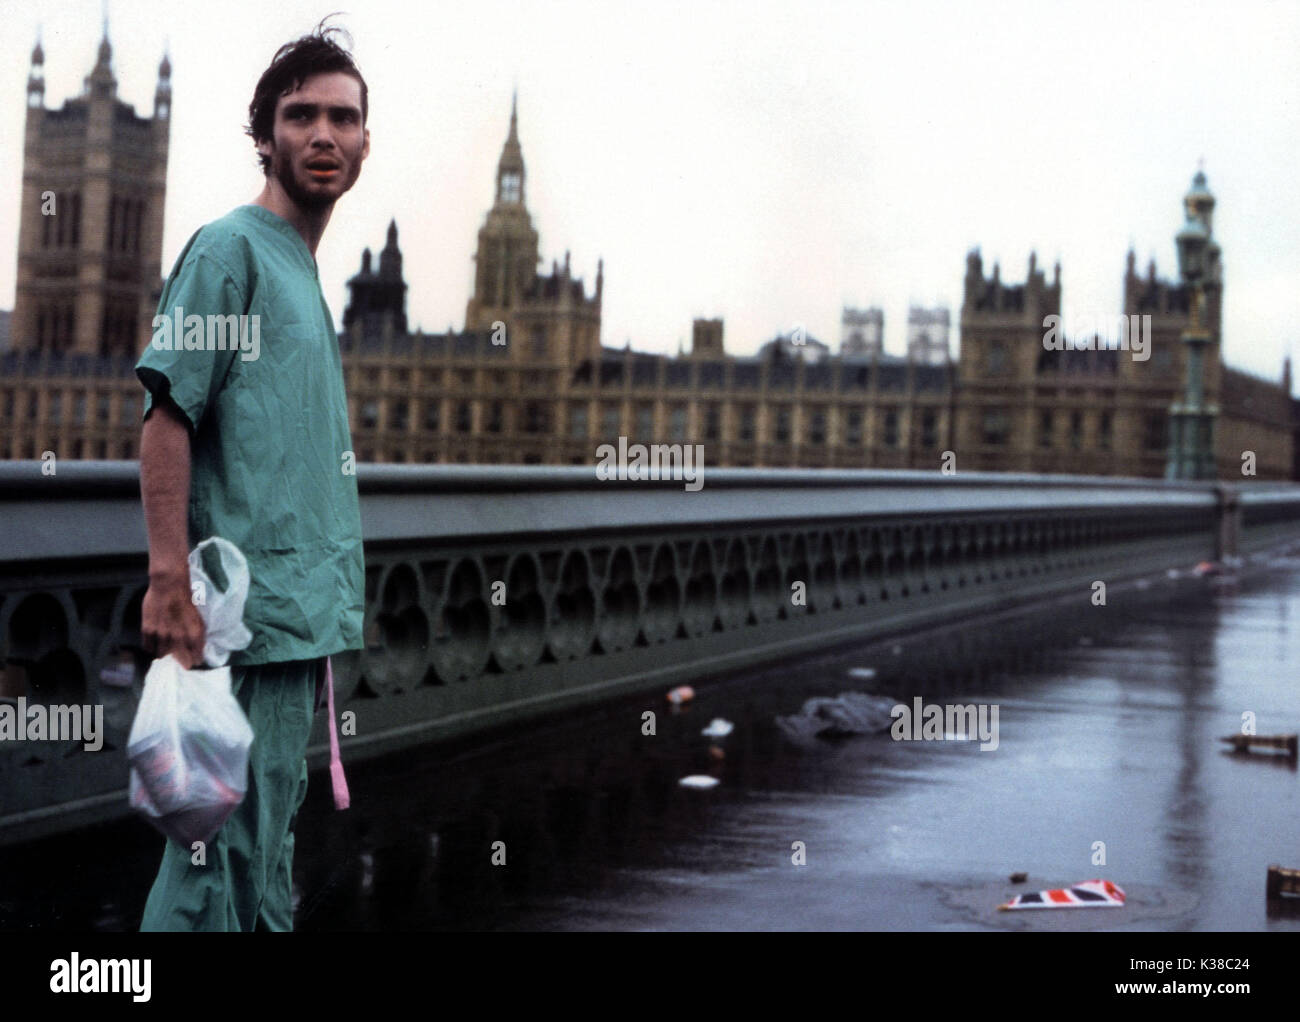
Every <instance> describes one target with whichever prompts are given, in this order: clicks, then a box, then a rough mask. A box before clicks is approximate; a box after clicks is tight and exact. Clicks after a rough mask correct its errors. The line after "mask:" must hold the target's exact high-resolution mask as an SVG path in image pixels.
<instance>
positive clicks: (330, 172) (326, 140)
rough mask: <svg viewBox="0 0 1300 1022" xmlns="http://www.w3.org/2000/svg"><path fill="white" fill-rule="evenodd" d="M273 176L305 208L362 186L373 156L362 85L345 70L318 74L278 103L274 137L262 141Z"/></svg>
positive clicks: (318, 206)
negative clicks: (367, 163)
mask: <svg viewBox="0 0 1300 1022" xmlns="http://www.w3.org/2000/svg"><path fill="white" fill-rule="evenodd" d="M258 150H259V151H260V152H262V153H265V154H266V155H268V156H270V157H271V176H273V177H274V178H275V179H276V180H277V181H279V182H280V186H281V187H282V188H283V189H284V190H285V192H286V194H288V196H289V198H290V199H292V200H293V201H294V203H295V204H297V205H298V206H299V207H300V208H302V209H304V210H315V209H321V208H327V207H329V206H331V205H333V204H334V202H335V201H337V199H338V198H339V196H341V195H342V194H343V193H344V192H346V191H347V190H348V189H349V188H351V187H352V186H353V185H354V184H356V181H357V178H358V177H359V176H360V174H361V162H362V160H364V159H365V158H366V157H367V156H368V155H369V154H370V132H369V131H368V130H366V128H365V126H364V125H363V124H362V123H361V83H360V82H358V81H357V80H356V79H355V78H353V77H352V76H351V75H348V74H344V73H343V72H341V71H332V72H329V73H327V74H318V75H312V76H310V77H309V78H307V79H306V80H305V81H304V82H303V83H302V85H301V86H299V87H298V88H297V89H296V90H295V91H293V92H290V93H287V94H286V95H283V96H281V97H280V98H279V101H278V102H277V103H276V107H275V126H274V140H273V141H263V142H261V143H259V145H258Z"/></svg>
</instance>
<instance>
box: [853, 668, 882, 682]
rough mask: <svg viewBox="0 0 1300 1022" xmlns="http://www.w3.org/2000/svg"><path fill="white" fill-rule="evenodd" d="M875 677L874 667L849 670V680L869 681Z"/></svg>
mask: <svg viewBox="0 0 1300 1022" xmlns="http://www.w3.org/2000/svg"><path fill="white" fill-rule="evenodd" d="M875 676H876V669H875V668H874V667H850V668H849V677H850V678H861V679H862V680H863V681H870V680H871V679H872V678H874V677H875Z"/></svg>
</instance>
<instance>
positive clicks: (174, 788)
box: [127, 653, 253, 848]
mask: <svg viewBox="0 0 1300 1022" xmlns="http://www.w3.org/2000/svg"><path fill="white" fill-rule="evenodd" d="M252 744H253V728H252V726H251V725H250V724H249V723H248V718H247V717H245V716H244V711H243V709H242V708H241V707H240V705H239V702H238V701H237V700H236V699H235V696H234V694H233V693H232V692H231V691H230V668H229V667H218V668H217V669H215V670H211V671H187V670H186V669H185V668H184V667H182V666H181V664H180V661H178V660H177V659H176V658H175V657H174V656H172V655H171V654H170V653H169V654H168V655H167V656H165V657H163V658H162V659H161V660H155V661H154V662H153V664H152V665H151V666H150V668H149V673H148V674H147V675H146V676H145V680H144V695H143V697H142V698H141V699H140V706H139V707H138V708H137V709H136V712H135V721H134V723H133V724H132V725H131V735H130V738H129V739H128V740H127V758H128V759H129V760H130V762H131V807H132V808H133V809H136V810H138V811H139V812H141V813H143V814H144V815H145V817H146V818H148V820H149V821H150V822H151V823H152V824H153V825H154V826H156V827H157V828H158V829H159V830H161V831H162V832H163V833H164V834H166V835H167V836H168V837H169V838H172V839H173V840H175V841H178V842H180V843H181V844H182V845H184V846H185V847H186V848H189V847H190V846H191V845H192V844H193V843H194V842H195V841H210V840H211V839H212V837H213V835H214V834H216V832H217V831H218V830H220V829H221V825H222V824H223V823H225V822H226V819H227V817H229V816H230V814H231V813H232V812H234V810H235V807H236V806H238V805H239V803H240V802H242V801H243V799H244V793H245V792H246V791H247V790H248V749H249V746H251V745H252Z"/></svg>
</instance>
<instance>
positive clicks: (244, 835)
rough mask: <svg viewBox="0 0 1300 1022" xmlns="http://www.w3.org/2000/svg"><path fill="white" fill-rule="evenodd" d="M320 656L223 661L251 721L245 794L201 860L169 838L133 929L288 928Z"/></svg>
mask: <svg viewBox="0 0 1300 1022" xmlns="http://www.w3.org/2000/svg"><path fill="white" fill-rule="evenodd" d="M324 679H325V661H324V659H323V658H322V659H315V660H291V661H286V662H281V663H272V664H256V665H253V666H247V667H232V668H231V688H232V689H233V691H234V694H235V698H236V699H238V700H239V705H240V706H242V707H243V708H244V712H245V713H246V714H247V715H248V721H249V723H250V724H251V725H252V726H253V745H252V747H251V748H250V750H249V759H248V793H247V794H246V795H245V796H244V800H243V802H241V803H240V804H239V806H238V807H237V808H236V809H235V811H234V812H233V813H232V814H231V815H230V817H229V818H228V819H227V820H226V822H225V824H224V826H222V828H221V830H219V831H218V832H217V833H216V835H215V836H214V837H213V839H212V840H211V841H209V842H208V846H207V850H206V851H207V854H206V863H205V864H204V865H195V864H194V863H193V859H194V852H193V851H192V850H191V849H189V848H183V847H182V846H181V845H179V844H177V843H176V842H175V841H171V840H168V842H167V848H166V850H165V851H164V852H163V860H162V865H161V867H160V868H159V870H158V877H157V879H156V880H155V881H154V884H153V889H152V890H151V891H150V892H149V900H148V902H146V904H145V908H144V918H143V919H142V920H141V922H140V929H141V931H158V930H191V931H193V930H217V931H249V930H255V929H256V930H277V931H288V930H292V929H293V825H294V822H295V820H296V818H297V814H298V808H299V807H300V806H301V805H302V802H303V799H304V798H305V797H306V795H307V760H306V754H307V738H308V735H309V734H310V733H311V724H312V715H313V713H314V712H315V707H316V702H317V694H318V685H324Z"/></svg>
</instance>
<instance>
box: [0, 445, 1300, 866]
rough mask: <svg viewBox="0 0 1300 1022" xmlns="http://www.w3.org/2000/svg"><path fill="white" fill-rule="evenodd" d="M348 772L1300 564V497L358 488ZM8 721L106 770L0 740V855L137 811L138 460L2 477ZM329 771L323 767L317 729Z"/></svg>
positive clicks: (0, 620)
mask: <svg viewBox="0 0 1300 1022" xmlns="http://www.w3.org/2000/svg"><path fill="white" fill-rule="evenodd" d="M358 482H359V486H360V490H361V495H362V499H361V510H362V527H363V534H364V537H365V544H366V617H365V634H366V642H367V646H366V649H365V650H361V651H355V652H349V653H344V654H340V655H338V656H336V657H335V661H334V662H335V680H336V685H337V695H338V699H339V701H340V704H341V705H340V710H341V711H342V710H352V711H354V713H355V715H356V734H355V736H348V737H345V738H344V742H343V745H344V753H345V758H347V759H349V760H355V759H356V758H358V757H359V756H366V755H375V754H378V753H382V752H386V751H390V750H393V749H395V748H399V747H402V746H404V745H409V744H414V743H417V742H421V741H427V740H430V739H441V738H447V737H452V736H457V735H463V734H466V733H469V732H473V731H478V730H481V729H484V728H489V727H493V726H497V725H503V724H508V723H513V722H515V721H518V720H521V719H525V718H527V717H529V716H531V715H536V714H541V713H547V712H553V711H559V710H562V709H565V708H568V707H573V706H577V705H581V704H584V703H590V702H594V701H597V700H600V699H605V698H609V697H611V696H616V695H620V694H628V693H632V692H637V691H643V690H645V691H651V690H653V691H661V690H664V689H666V688H668V687H671V686H672V685H673V684H676V683H679V682H681V681H686V680H692V679H696V678H699V677H701V676H704V675H708V674H715V673H720V672H724V671H730V670H734V669H738V668H742V667H745V666H747V665H750V664H754V663H758V662H761V661H765V660H773V659H777V658H782V657H787V656H795V655H798V654H800V653H803V652H806V651H810V650H813V649H816V648H820V647H826V646H831V645H835V644H840V643H848V642H853V641H857V640H863V639H869V638H872V637H879V636H881V635H886V634H889V633H891V632H896V631H900V630H904V629H908V628H912V627H917V626H921V625H926V624H932V623H934V622H937V621H943V620H951V619H953V618H955V617H957V616H961V615H967V614H971V613H977V612H980V611H985V610H991V609H998V608H1002V607H1006V606H1010V605H1013V604H1023V603H1026V602H1031V601H1033V600H1035V599H1042V598H1047V597H1049V596H1056V595H1059V594H1061V593H1066V592H1069V591H1071V590H1077V591H1078V592H1079V594H1080V600H1081V606H1084V605H1086V604H1084V603H1083V602H1082V601H1085V600H1087V599H1088V598H1089V596H1090V595H1091V591H1092V590H1091V586H1092V583H1093V582H1094V581H1097V580H1102V581H1105V582H1106V583H1107V584H1108V585H1111V584H1113V583H1116V582H1122V581H1124V580H1125V579H1132V578H1135V577H1137V576H1140V575H1144V574H1150V573H1153V572H1159V571H1163V570H1164V569H1166V568H1169V567H1180V566H1181V567H1187V566H1190V565H1193V564H1195V563H1196V562H1198V561H1202V560H1210V559H1213V558H1215V557H1216V556H1218V555H1222V554H1224V553H1230V552H1233V551H1234V550H1236V549H1237V545H1238V544H1239V545H1240V550H1241V551H1242V552H1245V553H1249V552H1254V551H1258V550H1261V549H1263V548H1265V547H1267V546H1270V545H1276V544H1278V543H1281V542H1285V541H1287V540H1288V539H1291V538H1300V487H1283V486H1268V487H1265V486H1263V485H1262V484H1261V486H1259V487H1252V488H1242V489H1240V490H1235V489H1232V488H1230V487H1224V486H1222V485H1217V484H1202V483H1165V482H1159V481H1151V480H1123V479H1099V478H1083V477H1067V476H1016V475H1003V474H972V473H966V474H963V473H958V474H956V475H953V476H942V475H940V474H938V473H933V472H882V471H825V470H821V471H807V470H768V469H715V470H712V471H710V472H709V473H708V474H707V478H706V480H705V486H704V487H703V489H701V490H699V491H697V492H693V491H688V490H686V489H685V488H684V485H683V482H682V481H680V480H678V481H671V480H658V481H652V482H644V481H643V482H637V481H599V480H597V479H596V478H595V475H594V471H593V470H592V469H591V468H568V467H564V468H555V467H510V468H501V467H495V466H472V467H451V466H400V465H362V466H360V468H359V473H358ZM0 522H3V523H4V529H3V533H2V534H0V658H3V661H4V663H5V665H6V671H5V674H4V676H3V677H4V684H3V688H2V689H0V696H5V697H8V699H9V701H11V702H12V701H13V700H15V699H16V698H17V697H19V696H22V697H24V698H26V699H27V700H28V701H29V702H42V703H45V704H48V705H61V704H62V705H66V704H99V705H102V706H103V707H104V721H105V731H106V734H105V736H104V748H103V749H102V750H101V751H98V752H88V751H84V750H82V749H81V747H80V745H78V744H74V743H55V742H20V743H19V742H0V841H4V840H13V839H16V837H17V836H19V835H24V834H33V833H38V832H42V831H46V830H51V829H57V828H58V827H62V826H70V825H75V823H78V822H84V821H86V820H89V819H95V818H102V817H104V816H109V815H116V814H119V813H121V812H122V811H123V810H124V809H125V794H124V786H125V782H126V776H127V771H126V764H125V758H124V746H125V742H126V735H127V732H128V731H129V728H130V723H131V719H132V716H133V714H134V708H135V705H136V702H137V700H138V697H139V693H140V689H141V686H142V679H143V676H144V672H145V670H146V669H147V666H148V662H149V657H148V655H147V654H146V653H145V652H144V651H143V650H142V649H141V648H140V645H139V643H140V635H139V628H140V604H141V601H142V599H143V596H144V591H145V586H146V566H147V565H146V556H145V550H146V538H145V531H144V522H143V516H142V512H141V509H140V504H139V489H138V473H137V468H136V465H135V463H131V462H99V463H95V462H90V463H85V462H82V463H73V464H68V465H60V466H59V468H58V472H57V475H54V476H42V475H41V471H40V464H39V463H34V462H13V463H6V464H0ZM314 739H315V740H314V743H313V758H314V760H315V761H316V762H319V760H320V758H321V756H322V755H323V750H324V745H323V739H324V731H323V721H319V720H318V722H317V731H316V733H315V735H314Z"/></svg>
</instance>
